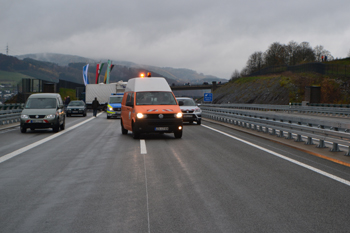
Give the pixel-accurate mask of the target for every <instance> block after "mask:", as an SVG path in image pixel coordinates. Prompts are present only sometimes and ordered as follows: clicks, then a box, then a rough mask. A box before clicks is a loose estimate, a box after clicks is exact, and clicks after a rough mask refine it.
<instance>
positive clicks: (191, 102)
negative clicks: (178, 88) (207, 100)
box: [177, 99, 196, 106]
mask: <svg viewBox="0 0 350 233" xmlns="http://www.w3.org/2000/svg"><path fill="white" fill-rule="evenodd" d="M177 100H178V101H182V102H183V103H184V105H182V106H196V103H195V102H194V100H193V99H177Z"/></svg>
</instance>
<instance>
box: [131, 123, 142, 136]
mask: <svg viewBox="0 0 350 233" xmlns="http://www.w3.org/2000/svg"><path fill="white" fill-rule="evenodd" d="M132 136H133V138H134V139H139V138H140V132H139V131H138V130H137V129H136V127H135V125H134V124H133V125H132Z"/></svg>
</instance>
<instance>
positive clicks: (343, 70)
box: [248, 62, 350, 77]
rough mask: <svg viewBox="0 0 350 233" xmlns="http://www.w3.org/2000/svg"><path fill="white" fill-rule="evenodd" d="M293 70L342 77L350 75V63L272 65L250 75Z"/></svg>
mask: <svg viewBox="0 0 350 233" xmlns="http://www.w3.org/2000/svg"><path fill="white" fill-rule="evenodd" d="M285 71H292V72H295V73H303V72H316V73H320V74H326V75H327V74H328V75H337V76H342V77H350V65H338V64H327V63H321V62H314V63H307V64H301V65H295V66H288V65H282V66H270V67H266V68H263V69H260V70H258V71H256V72H253V73H251V74H249V75H248V76H257V75H266V74H274V73H281V72H285Z"/></svg>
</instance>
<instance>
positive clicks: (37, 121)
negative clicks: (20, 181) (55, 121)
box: [32, 120, 43, 123]
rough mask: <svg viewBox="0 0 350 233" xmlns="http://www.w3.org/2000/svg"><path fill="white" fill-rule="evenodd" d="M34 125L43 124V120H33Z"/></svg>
mask: <svg viewBox="0 0 350 233" xmlns="http://www.w3.org/2000/svg"><path fill="white" fill-rule="evenodd" d="M32 123H43V121H42V120H32Z"/></svg>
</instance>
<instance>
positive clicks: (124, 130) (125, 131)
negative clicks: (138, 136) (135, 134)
mask: <svg viewBox="0 0 350 233" xmlns="http://www.w3.org/2000/svg"><path fill="white" fill-rule="evenodd" d="M120 126H121V128H122V134H128V130H127V129H125V128H124V126H123V120H121V121H120Z"/></svg>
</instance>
